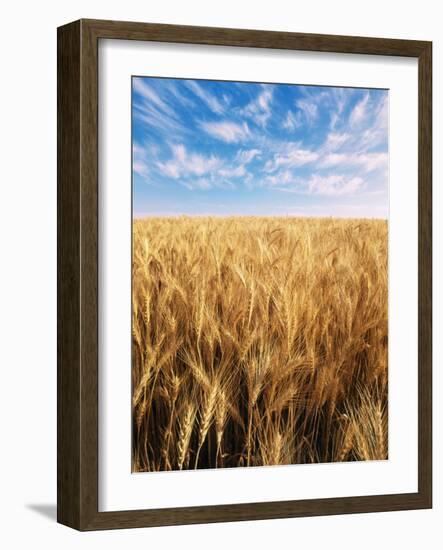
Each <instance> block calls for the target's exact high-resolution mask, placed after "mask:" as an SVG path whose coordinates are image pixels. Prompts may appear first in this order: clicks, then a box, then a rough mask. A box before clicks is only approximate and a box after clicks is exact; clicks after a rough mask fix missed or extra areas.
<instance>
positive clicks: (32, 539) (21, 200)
mask: <svg viewBox="0 0 443 550" xmlns="http://www.w3.org/2000/svg"><path fill="white" fill-rule="evenodd" d="M2 16H3V20H4V22H5V24H4V26H3V29H2V34H1V41H2V44H1V46H2V47H1V50H0V51H1V54H2V85H1V87H0V94H1V101H0V109H1V111H0V129H1V140H2V142H1V151H2V162H1V164H0V167H1V171H2V175H1V179H0V182H1V187H0V189H1V191H0V193H1V197H0V224H1V227H0V235H1V241H0V242H1V261H2V269H1V271H0V278H1V284H0V307H1V309H0V316H1V317H0V319H1V320H0V323H1V327H0V334H1V335H2V336H1V341H0V342H1V345H0V354H1V360H0V365H1V369H2V370H1V373H2V376H3V379H2V384H1V396H0V407H1V417H0V418H1V419H2V423H1V426H2V433H1V435H2V438H1V441H2V454H1V455H0V456H1V458H0V460H1V468H0V476H1V485H0V487H1V499H0V507H1V517H2V529H1V531H0V541H1V543H3V544H4V545H5V547H7V548H20V547H27V546H28V547H29V546H32V547H46V548H54V549H55V548H61V547H63V548H66V549H69V548H77V547H79V546H80V545H81V547H82V548H85V549H88V548H91V549H92V548H96V547H97V545H98V544H104V545H106V547H107V548H109V549H112V548H130V546H131V545H133V546H134V547H135V546H139V545H150V547H155V546H156V545H158V546H161V547H162V548H173V547H175V546H178V545H180V548H190V549H191V548H192V549H197V548H208V546H211V547H212V548H223V549H226V548H227V547H230V548H240V547H245V546H248V547H252V546H253V547H255V548H269V547H270V546H271V545H275V543H276V541H277V540H281V541H282V544H290V545H292V546H294V545H296V544H300V545H309V546H310V547H312V548H322V547H327V548H328V549H334V548H337V549H338V548H340V549H342V548H349V547H352V546H358V548H359V549H366V548H367V549H371V550H373V549H374V548H399V547H400V548H402V549H408V548H411V549H413V548H419V547H423V548H439V547H440V545H441V537H442V535H441V522H442V520H443V502H442V496H443V493H442V477H441V467H440V464H441V463H442V461H443V429H442V427H443V426H442V421H441V419H442V414H443V405H442V399H441V398H440V396H441V390H442V374H441V369H439V366H440V364H441V356H442V339H441V333H442V330H443V325H442V312H441V305H442V287H441V283H440V284H436V285H435V294H434V296H435V306H434V307H435V315H434V334H435V337H434V363H435V371H434V372H435V375H434V388H435V389H434V395H435V405H434V415H435V421H434V451H435V457H434V458H435V464H436V469H435V475H434V487H435V499H434V510H432V511H413V512H396V513H392V512H391V513H384V514H369V515H368V514H365V515H353V516H336V517H327V518H306V519H288V520H278V521H277V520H274V521H262V522H247V523H232V524H223V525H200V526H181V527H173V528H157V529H149V530H147V529H140V530H132V531H112V532H103V533H83V534H80V533H76V532H74V531H72V530H69V529H67V528H65V527H62V526H59V525H57V524H56V523H54V515H55V512H54V505H55V493H56V483H55V464H56V440H55V434H56V418H55V411H56V397H55V390H56V384H55V382H56V378H55V373H56V317H55V315H56V293H55V285H56V210H55V205H56V27H57V26H58V25H61V24H64V23H66V22H67V21H71V20H74V19H77V18H79V17H94V18H106V19H122V20H124V19H126V20H134V21H137V20H139V21H153V22H164V23H180V24H199V25H212V26H225V27H228V26H232V27H238V28H248V27H249V28H262V29H269V30H287V31H302V32H317V33H334V34H353V35H367V36H386V37H398V38H410V39H412V38H415V39H428V40H434V98H435V99H434V157H435V160H434V182H435V185H434V216H435V224H434V254H435V261H434V263H435V272H434V280H435V281H438V280H439V279H443V270H442V267H443V264H442V250H443V243H442V240H441V233H442V229H443V222H442V215H441V214H442V207H443V201H442V199H443V195H442V190H441V186H440V185H439V182H441V180H442V176H443V173H442V168H443V163H442V159H441V156H440V155H439V152H441V151H442V150H443V140H442V129H443V126H442V104H441V98H442V97H443V73H442V69H441V67H442V66H443V39H442V38H441V37H440V35H441V23H440V22H441V19H442V14H441V13H438V3H437V2H432V1H428V0H422V1H421V2H420V3H419V4H417V2H406V1H404V2H396V3H395V2H391V3H388V2H386V1H385V0H384V1H379V0H372V1H371V2H370V3H364V4H359V5H358V6H357V5H356V4H355V2H353V1H350V0H335V1H333V2H330V1H313V2H311V3H307V2H306V3H305V2H303V4H302V3H296V2H293V1H287V2H284V1H283V0H281V1H280V0H273V2H272V3H263V4H261V5H260V4H259V3H258V2H256V1H252V0H248V1H244V2H239V1H238V0H225V1H224V2H223V3H221V2H218V3H213V2H207V1H206V2H204V1H197V0H195V1H192V0H186V1H184V2H181V1H179V0H175V1H172V0H170V1H169V0H163V2H160V3H154V2H150V3H146V2H135V1H131V0H125V2H121V0H120V1H116V0H108V1H107V2H104V1H103V2H99V1H94V0H89V1H88V2H86V1H85V0H78V1H77V2H76V3H71V4H70V5H67V4H66V3H65V4H63V3H55V2H52V1H51V2H50V1H49V0H46V1H45V0H42V1H40V2H35V3H32V2H20V1H18V2H16V3H14V5H13V7H12V4H8V5H7V7H5V6H3V10H2ZM439 157H440V158H439Z"/></svg>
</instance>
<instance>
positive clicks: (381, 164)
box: [320, 153, 388, 172]
mask: <svg viewBox="0 0 443 550" xmlns="http://www.w3.org/2000/svg"><path fill="white" fill-rule="evenodd" d="M320 165H321V166H322V167H325V168H330V167H332V166H341V167H353V166H359V167H361V168H362V169H363V170H364V171H365V172H372V171H373V170H377V169H379V168H386V167H387V165H388V154H387V153H329V154H327V155H325V156H324V157H323V158H322V160H321V163H320Z"/></svg>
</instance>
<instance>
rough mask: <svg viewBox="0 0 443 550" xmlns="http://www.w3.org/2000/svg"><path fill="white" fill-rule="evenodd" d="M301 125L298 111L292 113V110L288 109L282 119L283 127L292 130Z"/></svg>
mask: <svg viewBox="0 0 443 550" xmlns="http://www.w3.org/2000/svg"><path fill="white" fill-rule="evenodd" d="M301 125H302V121H301V117H300V112H298V113H297V114H294V113H293V111H288V113H287V115H286V118H285V120H284V121H283V124H282V126H283V128H285V129H286V130H289V131H290V132H293V131H294V130H296V129H297V128H300V126H301Z"/></svg>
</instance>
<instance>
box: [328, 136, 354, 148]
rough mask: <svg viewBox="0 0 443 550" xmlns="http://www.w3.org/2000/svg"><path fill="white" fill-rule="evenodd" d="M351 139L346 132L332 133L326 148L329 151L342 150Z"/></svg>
mask: <svg viewBox="0 0 443 550" xmlns="http://www.w3.org/2000/svg"><path fill="white" fill-rule="evenodd" d="M350 137H351V136H350V134H348V133H346V132H344V133H341V134H340V133H337V132H330V133H329V134H328V136H327V138H326V142H325V145H324V148H325V150H327V151H336V150H337V149H340V147H341V146H342V145H344V144H345V143H346V142H347V141H348V140H349V138H350Z"/></svg>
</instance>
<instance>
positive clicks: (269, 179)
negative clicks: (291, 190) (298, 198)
mask: <svg viewBox="0 0 443 550" xmlns="http://www.w3.org/2000/svg"><path fill="white" fill-rule="evenodd" d="M265 183H266V184H267V185H269V186H271V187H275V186H277V185H290V184H297V180H296V178H295V177H294V175H293V174H292V173H291V172H290V171H289V170H282V171H280V172H278V173H277V174H273V175H272V176H271V175H269V176H266V178H265Z"/></svg>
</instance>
